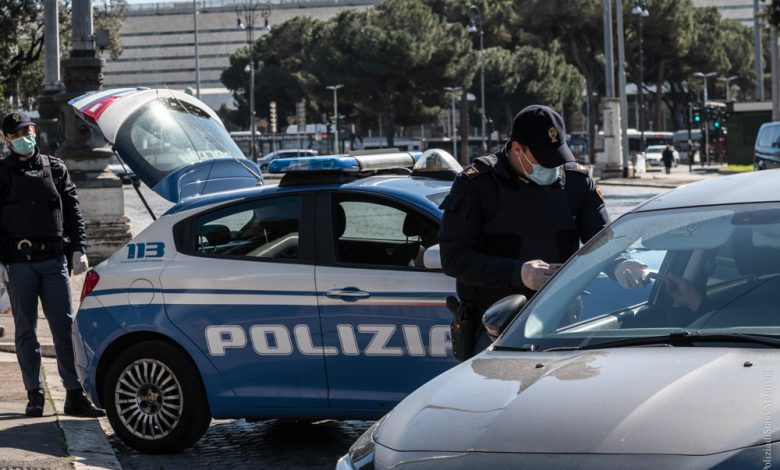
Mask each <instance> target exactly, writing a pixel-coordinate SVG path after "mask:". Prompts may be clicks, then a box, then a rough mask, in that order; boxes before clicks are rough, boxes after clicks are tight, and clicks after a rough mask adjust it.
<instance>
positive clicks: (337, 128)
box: [325, 84, 344, 153]
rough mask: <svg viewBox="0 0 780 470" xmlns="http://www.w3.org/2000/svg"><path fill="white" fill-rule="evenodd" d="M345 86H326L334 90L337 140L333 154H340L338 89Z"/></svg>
mask: <svg viewBox="0 0 780 470" xmlns="http://www.w3.org/2000/svg"><path fill="white" fill-rule="evenodd" d="M343 86H344V85H341V84H339V85H329V86H326V87H325V88H327V89H328V90H333V125H334V127H335V140H334V141H333V144H334V148H333V153H339V102H338V89H339V88H341V87H343Z"/></svg>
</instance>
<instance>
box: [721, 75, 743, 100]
mask: <svg viewBox="0 0 780 470" xmlns="http://www.w3.org/2000/svg"><path fill="white" fill-rule="evenodd" d="M737 78H739V77H737V76H736V75H732V76H730V77H718V81H721V82H725V85H726V101H731V93H730V91H731V82H732V81H733V80H736V79H737Z"/></svg>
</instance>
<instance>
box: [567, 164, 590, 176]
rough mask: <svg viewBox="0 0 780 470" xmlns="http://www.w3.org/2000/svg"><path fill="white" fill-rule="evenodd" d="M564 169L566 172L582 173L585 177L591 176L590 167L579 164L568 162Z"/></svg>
mask: <svg viewBox="0 0 780 470" xmlns="http://www.w3.org/2000/svg"><path fill="white" fill-rule="evenodd" d="M563 168H564V169H565V170H566V171H576V172H577V173H582V174H583V175H590V171H589V170H588V167H587V166H585V165H582V164H580V163H577V162H566V163H564V164H563Z"/></svg>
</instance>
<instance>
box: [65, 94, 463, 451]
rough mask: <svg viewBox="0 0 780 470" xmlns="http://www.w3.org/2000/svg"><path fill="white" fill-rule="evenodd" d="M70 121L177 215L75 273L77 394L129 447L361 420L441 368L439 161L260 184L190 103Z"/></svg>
mask: <svg viewBox="0 0 780 470" xmlns="http://www.w3.org/2000/svg"><path fill="white" fill-rule="evenodd" d="M71 105H72V106H73V107H74V109H75V110H76V112H77V114H78V115H79V116H80V117H81V118H83V119H84V120H85V121H87V122H88V123H90V124H92V125H93V126H95V128H96V129H99V131H100V133H102V135H103V137H104V138H105V139H106V140H107V141H108V142H109V143H110V144H111V145H112V146H113V147H114V149H115V151H116V153H117V154H118V155H119V157H120V158H121V159H122V160H123V161H124V162H125V163H126V164H127V165H128V166H129V167H130V168H131V170H132V171H133V172H134V173H135V174H136V175H138V177H139V178H140V179H141V180H142V181H143V182H144V183H145V184H146V185H148V186H149V187H150V188H152V189H154V190H155V191H156V192H157V193H158V194H160V195H161V196H163V197H165V198H166V199H168V200H170V201H172V202H175V203H176V204H175V205H174V206H173V207H172V208H171V209H169V210H168V211H167V212H166V213H165V214H164V215H162V216H161V217H159V218H158V219H157V220H156V221H155V222H154V223H152V224H151V225H150V226H149V227H148V228H147V229H146V230H144V231H143V232H142V233H140V234H139V235H137V236H136V237H135V238H134V239H133V240H132V241H130V243H128V244H127V245H125V246H124V247H123V248H121V249H120V250H119V251H117V252H116V253H114V254H113V255H112V256H111V257H109V258H108V259H107V260H105V261H103V262H102V263H100V264H99V265H98V266H97V267H95V269H94V270H92V271H89V272H88V273H87V275H86V279H85V282H84V287H83V291H82V294H81V306H80V308H79V310H78V314H77V315H76V317H75V320H74V345H75V357H76V364H77V369H78V374H79V378H80V380H81V382H82V384H83V386H84V388H85V390H86V391H87V392H88V394H89V395H90V397H91V399H92V400H93V401H94V402H95V403H96V404H97V405H99V406H101V407H104V408H105V409H106V412H107V415H108V418H109V421H110V422H111V425H112V427H113V429H114V430H115V432H116V433H117V435H118V436H119V437H121V438H122V439H123V440H124V441H125V442H126V443H127V444H129V445H130V446H132V447H134V448H136V449H138V450H141V451H144V452H151V453H158V452H171V451H176V450H179V449H182V448H184V447H187V446H189V445H191V444H192V443H194V442H195V441H196V440H197V439H199V438H200V436H201V435H202V434H203V433H204V432H205V430H206V429H207V427H208V424H209V422H210V419H211V418H212V417H213V418H252V419H263V418H285V419H304V420H313V419H320V418H334V419H376V418H378V417H380V416H382V415H384V414H385V413H386V412H387V411H388V410H389V409H391V408H392V407H393V406H394V405H395V404H396V403H398V402H399V401H400V400H401V399H403V398H404V397H405V396H406V395H407V394H408V393H410V392H411V391H412V390H414V389H415V388H417V387H418V386H419V385H421V384H422V383H424V382H426V381H427V380H428V379H430V378H431V377H434V376H436V375H437V374H439V373H440V372H442V371H444V370H446V369H448V368H450V367H451V366H453V365H454V364H455V363H456V362H455V360H454V359H453V356H452V352H451V343H450V333H449V322H450V318H451V315H450V313H449V312H448V310H447V309H446V307H445V298H446V297H447V296H448V295H450V294H452V293H453V292H454V290H455V285H454V284H455V283H454V280H453V279H451V278H448V277H447V276H445V275H444V274H443V273H442V271H441V269H440V265H437V264H436V263H437V260H438V255H437V254H436V250H437V249H438V245H437V240H436V237H437V232H438V225H439V221H440V218H441V211H440V209H439V208H438V205H439V203H440V202H441V201H442V199H443V198H444V196H445V195H446V194H447V193H448V191H449V188H450V186H451V183H452V181H451V180H452V177H453V171H455V172H457V171H458V170H459V166H458V165H457V163H456V162H455V161H454V159H452V157H451V156H449V155H446V154H445V153H444V152H440V151H437V152H433V153H430V154H424V155H423V156H422V157H419V156H418V155H417V156H416V155H412V154H409V153H393V154H377V155H365V156H346V155H341V156H331V157H306V158H300V159H279V160H276V161H274V162H273V163H272V164H271V165H270V168H269V171H271V172H280V173H282V174H284V176H283V177H282V179H281V180H280V182H279V184H277V185H265V184H262V177H261V176H260V173H259V171H258V168H257V166H256V165H255V164H254V163H253V162H251V161H249V160H247V159H246V158H245V157H244V156H243V155H242V154H241V152H240V150H239V149H238V148H237V147H236V145H235V144H234V143H233V142H232V141H231V140H230V137H229V135H228V133H227V132H226V131H225V129H224V127H223V125H222V124H221V122H220V120H219V119H218V117H217V116H216V115H215V113H214V112H213V111H211V110H210V109H209V108H208V107H207V106H205V105H204V104H203V103H201V102H200V101H198V100H197V99H195V98H193V97H192V96H189V95H186V94H184V93H179V92H175V91H168V90H149V89H121V90H109V91H105V92H100V93H96V94H89V95H84V96H81V97H78V98H76V99H74V100H72V101H71ZM415 157H419V158H415ZM442 162H449V163H450V164H451V166H452V168H454V170H452V169H451V170H447V168H448V167H447V166H446V165H444V166H442ZM426 257H427V258H428V259H429V261H428V262H427V264H426V262H425V259H426ZM431 260H432V261H431ZM426 265H427V266H429V267H426Z"/></svg>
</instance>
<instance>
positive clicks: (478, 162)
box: [461, 155, 498, 179]
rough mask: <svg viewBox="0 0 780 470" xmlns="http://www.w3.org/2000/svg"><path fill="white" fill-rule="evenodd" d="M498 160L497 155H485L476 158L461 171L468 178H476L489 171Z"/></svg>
mask: <svg viewBox="0 0 780 470" xmlns="http://www.w3.org/2000/svg"><path fill="white" fill-rule="evenodd" d="M497 161H498V158H497V157H496V156H495V155H483V156H481V157H477V158H475V159H474V161H473V162H472V163H471V165H469V166H467V167H466V168H464V169H463V171H462V172H461V173H463V175H464V176H465V177H467V178H468V179H474V178H476V177H477V176H479V175H483V174H485V173H489V172H490V171H491V170H492V168H493V166H494V165H495V164H496V162H497Z"/></svg>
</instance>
